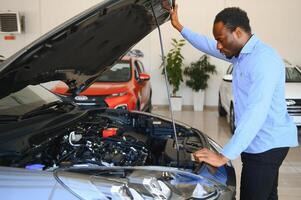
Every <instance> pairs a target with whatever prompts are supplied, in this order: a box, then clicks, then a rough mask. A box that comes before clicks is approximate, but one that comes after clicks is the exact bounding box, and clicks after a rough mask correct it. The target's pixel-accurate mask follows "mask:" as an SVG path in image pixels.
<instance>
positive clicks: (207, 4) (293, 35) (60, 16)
mask: <svg viewBox="0 0 301 200" xmlns="http://www.w3.org/2000/svg"><path fill="white" fill-rule="evenodd" d="M99 1H101V0H65V1H60V0H51V1H49V0H0V11H6V10H13V11H16V10H18V11H20V12H21V14H24V15H25V21H26V24H25V27H26V32H25V33H24V34H21V35H16V40H15V41H5V40H4V39H3V37H4V35H3V34H0V55H4V56H6V57H7V56H10V55H11V54H13V53H14V52H15V51H17V50H19V49H20V48H22V47H23V46H25V45H26V44H28V43H30V42H31V41H33V40H34V39H36V38H37V37H38V36H40V35H42V34H44V33H46V32H47V31H49V30H50V29H51V28H53V27H55V26H57V25H58V24H60V23H62V22H64V21H65V20H66V19H68V18H70V17H72V16H73V15H76V14H78V13H79V12H81V11H83V10H85V9H87V8H89V7H90V6H92V5H94V4H96V3H97V2H99ZM177 3H178V4H179V15H180V19H181V21H182V23H183V24H184V25H185V26H187V27H189V28H190V29H192V30H194V31H196V32H200V33H203V34H205V35H207V36H210V37H212V24H213V20H214V17H215V15H216V14H217V13H218V12H219V11H220V10H221V9H223V8H224V7H228V6H239V7H241V8H242V9H244V10H246V11H247V13H248V15H249V18H250V21H251V26H252V29H253V32H254V33H256V35H257V36H259V38H261V39H262V40H263V41H265V42H266V43H268V44H269V45H271V46H272V47H274V48H276V49H277V50H278V52H279V53H280V54H281V55H282V57H283V58H286V59H287V60H289V61H291V62H292V63H295V64H299V65H300V64H301V56H300V53H299V48H298V47H299V46H301V37H300V32H301V23H300V19H301V12H300V8H301V1H300V0H290V1H285V0H277V1H273V0H264V1H262V0H252V1H249V0H202V1H200V0H189V1H187V0H177ZM161 30H162V34H163V41H164V49H165V54H167V52H168V50H169V49H170V48H171V44H170V41H171V38H177V39H180V38H181V35H180V34H179V33H178V32H177V31H175V30H174V29H173V28H172V27H171V25H170V23H169V22H168V23H166V24H164V25H163V26H161ZM137 48H139V49H141V50H142V51H143V52H144V54H145V57H144V58H143V59H142V60H143V62H144V64H145V67H146V69H147V71H148V72H149V73H150V74H151V83H152V87H153V94H154V95H153V104H157V105H166V104H167V95H166V88H165V83H164V79H163V76H162V75H161V70H162V69H161V68H159V66H160V64H161V57H160V46H159V40H158V32H157V31H154V32H153V33H151V34H150V35H148V36H147V37H146V38H145V39H144V40H143V41H141V42H140V43H139V44H138V45H137ZM183 55H184V57H185V64H186V65H188V64H189V63H190V62H192V61H195V60H196V59H198V58H199V57H200V56H201V55H202V53H201V52H199V51H197V50H196V49H194V48H193V47H192V46H191V45H189V44H186V46H185V47H184V48H183ZM211 61H212V63H213V64H215V65H216V66H217V71H218V74H217V75H214V76H212V77H211V79H210V80H209V88H208V89H207V90H206V99H205V104H206V105H209V106H214V105H217V97H218V87H219V84H220V81H221V79H222V76H223V75H224V73H225V71H226V68H227V66H228V65H229V64H228V63H226V62H224V61H220V60H217V59H215V58H211ZM179 94H182V96H183V97H184V98H183V104H184V105H192V97H191V90H190V89H189V88H187V87H186V86H185V84H184V83H183V84H182V85H181V87H180V91H179Z"/></svg>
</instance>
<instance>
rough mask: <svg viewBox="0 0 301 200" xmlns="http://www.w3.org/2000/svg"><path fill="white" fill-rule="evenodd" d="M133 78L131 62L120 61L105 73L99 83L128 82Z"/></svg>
mask: <svg viewBox="0 0 301 200" xmlns="http://www.w3.org/2000/svg"><path fill="white" fill-rule="evenodd" d="M130 78H131V65H130V62H127V61H120V62H118V63H116V64H115V65H113V66H112V67H111V68H110V69H108V70H107V71H105V72H104V73H103V74H102V75H101V76H100V77H99V78H98V79H97V80H96V81H97V82H127V81H129V80H130Z"/></svg>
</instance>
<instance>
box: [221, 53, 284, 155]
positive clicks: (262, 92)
mask: <svg viewBox="0 0 301 200" xmlns="http://www.w3.org/2000/svg"><path fill="white" fill-rule="evenodd" d="M283 70H284V69H282V65H281V63H279V61H277V60H275V59H273V57H272V56H269V55H262V56H261V57H260V59H259V60H258V61H257V62H256V64H255V66H253V67H252V71H251V72H250V73H249V80H250V88H249V91H248V97H247V102H246V109H245V110H244V112H243V113H242V115H241V117H240V119H239V122H238V124H237V127H236V130H235V132H234V135H233V136H232V138H231V139H230V141H229V142H228V143H227V144H226V145H225V147H224V148H223V150H222V152H221V153H222V154H223V155H224V156H225V157H227V158H228V159H230V160H233V159H235V158H237V157H238V156H239V155H240V153H242V152H243V151H245V150H246V149H247V147H248V146H249V145H250V143H251V142H252V140H253V139H254V138H255V137H256V134H257V133H258V132H259V130H260V129H261V128H262V126H263V124H264V122H265V120H266V119H267V116H268V112H269V109H270V108H271V103H272V98H273V94H274V91H275V89H276V86H277V84H278V82H279V80H280V79H279V78H280V76H281V75H283V73H284V71H283Z"/></svg>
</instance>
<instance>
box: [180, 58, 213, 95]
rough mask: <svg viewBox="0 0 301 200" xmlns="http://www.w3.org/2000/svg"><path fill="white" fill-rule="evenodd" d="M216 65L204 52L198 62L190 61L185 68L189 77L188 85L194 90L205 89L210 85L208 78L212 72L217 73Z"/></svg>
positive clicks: (185, 73) (185, 72)
mask: <svg viewBox="0 0 301 200" xmlns="http://www.w3.org/2000/svg"><path fill="white" fill-rule="evenodd" d="M215 73H216V69H215V65H212V64H211V63H210V62H209V57H208V56H207V55H206V54H204V55H203V56H202V57H200V58H199V60H197V61H196V62H192V63H190V65H189V66H188V67H185V69H184V75H185V76H187V77H188V80H187V81H186V85H187V86H188V87H190V88H191V89H192V90H193V91H195V92H198V91H199V90H205V89H206V88H207V87H208V83H207V82H208V79H209V78H210V74H215Z"/></svg>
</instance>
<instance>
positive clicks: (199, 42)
mask: <svg viewBox="0 0 301 200" xmlns="http://www.w3.org/2000/svg"><path fill="white" fill-rule="evenodd" d="M181 34H182V36H183V37H184V38H185V39H186V40H187V41H188V42H189V43H190V44H191V45H192V46H194V47H195V48H197V49H198V50H200V51H202V52H204V53H206V54H209V55H211V56H214V57H216V58H219V59H222V60H225V61H228V62H230V60H229V59H227V58H226V56H224V55H223V54H222V53H220V52H219V51H218V50H217V48H216V44H217V42H216V41H215V40H213V39H210V38H208V37H206V36H204V35H200V34H197V33H194V32H192V31H191V30H189V29H188V28H186V27H184V28H183V29H182V31H181Z"/></svg>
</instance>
